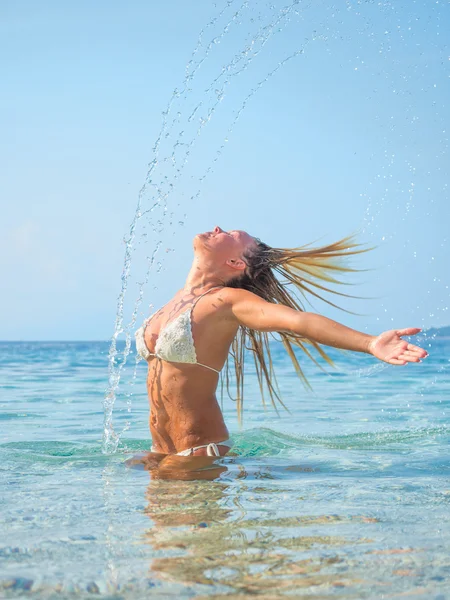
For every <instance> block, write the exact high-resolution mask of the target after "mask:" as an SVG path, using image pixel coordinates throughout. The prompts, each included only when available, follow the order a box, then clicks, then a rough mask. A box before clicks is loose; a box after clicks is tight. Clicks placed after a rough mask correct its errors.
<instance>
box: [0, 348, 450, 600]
mask: <svg viewBox="0 0 450 600" xmlns="http://www.w3.org/2000/svg"><path fill="white" fill-rule="evenodd" d="M422 343H424V345H425V347H426V348H427V350H429V351H430V357H429V358H428V359H427V360H425V361H424V362H423V363H422V364H420V365H408V366H407V367H405V368H396V367H388V366H384V365H382V364H379V363H376V362H375V361H374V360H372V359H371V358H370V357H367V356H362V355H356V354H349V353H341V352H337V351H333V352H332V354H333V356H334V357H335V358H336V362H337V367H336V369H334V370H329V372H327V373H322V372H320V371H318V370H317V369H315V368H314V367H312V366H311V367H309V366H308V367H307V373H308V376H309V378H310V381H311V383H312V385H313V388H314V392H313V393H308V392H305V391H304V389H303V387H302V385H301V384H300V383H299V382H298V380H297V378H296V376H295V375H294V374H293V373H292V370H291V369H290V367H289V364H288V362H287V361H286V359H285V358H284V357H283V355H282V354H281V353H278V352H276V363H277V366H278V368H279V372H280V378H279V383H280V385H281V388H282V391H283V398H284V400H285V401H286V403H287V405H288V407H289V409H290V410H291V414H288V413H286V412H281V413H280V416H279V417H277V416H276V414H275V413H274V411H273V410H271V409H269V410H268V411H267V412H264V410H263V409H262V407H261V402H260V398H259V391H258V386H257V383H256V379H255V376H254V374H253V373H250V375H249V377H248V381H247V391H246V402H245V422H244V429H243V430H242V431H239V429H238V426H237V421H236V416H235V406H234V404H233V403H232V402H231V401H230V400H226V401H224V411H225V414H226V418H227V422H228V424H229V428H230V430H231V432H232V437H233V439H234V441H235V448H234V449H235V451H236V453H237V454H238V456H231V457H226V458H224V459H221V460H220V461H218V462H217V463H216V464H215V465H203V467H202V465H201V464H199V466H198V471H197V473H196V474H194V477H195V478H200V477H203V478H206V479H204V480H201V479H196V480H193V481H189V480H165V479H162V478H155V472H153V477H152V475H151V474H150V473H149V472H148V471H147V470H144V469H142V468H140V469H139V468H128V467H126V466H125V465H124V462H125V460H126V459H128V458H130V457H132V456H133V455H134V454H136V453H138V452H142V451H144V450H146V449H148V448H149V447H150V439H149V436H148V431H147V416H148V408H147V401H146V398H145V366H144V365H143V364H141V365H140V366H139V369H138V379H137V382H136V385H135V386H134V396H133V398H132V407H131V413H129V412H128V411H127V405H126V403H125V402H124V401H123V400H122V402H118V404H117V409H121V410H117V411H116V413H115V423H116V427H117V429H119V430H120V429H121V428H122V427H123V426H124V424H125V422H126V420H127V419H130V420H131V428H130V429H129V430H128V431H127V432H126V433H125V434H124V438H125V439H122V443H121V448H120V451H119V452H118V453H117V454H115V455H112V456H106V455H103V454H102V452H101V434H102V420H103V411H102V399H103V393H104V389H105V387H106V364H107V351H108V344H107V343H75V342H68V343H48V342H47V343H37V342H36V343H35V342H33V343H31V342H28V343H25V342H24V343H1V344H0V389H1V396H0V411H1V412H0V421H1V424H2V430H1V434H0V441H1V445H0V453H1V462H0V478H1V488H0V489H1V497H0V502H1V518H2V526H1V536H0V590H1V591H0V595H1V597H6V598H9V597H11V598H19V597H20V598H22V597H28V596H32V597H37V598H58V599H59V598H71V597H83V598H89V597H91V596H92V598H94V597H105V598H115V599H118V598H142V597H144V596H148V597H155V598H158V597H160V598H205V599H206V598H209V599H219V598H226V597H229V598H234V599H236V598H241V597H244V596H249V595H253V596H256V597H258V598H264V599H266V600H268V599H269V598H270V599H274V598H282V597H284V596H286V597H295V598H315V599H316V598H332V597H340V598H356V599H362V598H364V599H365V598H374V599H379V598H408V597H414V598H424V599H425V598H426V599H434V600H438V599H439V600H443V599H446V598H450V595H449V592H448V589H449V587H450V586H449V584H450V555H449V552H448V548H449V546H450V528H449V510H448V509H449V505H450V480H449V475H450V471H449V464H450V463H449V458H450V451H449V440H450V427H449V424H448V409H449V391H450V339H445V338H441V339H439V338H436V339H435V340H431V341H429V342H428V341H427V340H422ZM428 343H430V344H431V346H430V347H429V346H428ZM159 476H160V477H163V476H164V474H160V475H159ZM179 476H180V477H182V476H183V475H182V474H180V475H179ZM184 477H185V478H187V475H184ZM208 479H212V480H208Z"/></svg>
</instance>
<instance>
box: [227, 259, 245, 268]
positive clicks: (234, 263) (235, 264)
mask: <svg viewBox="0 0 450 600" xmlns="http://www.w3.org/2000/svg"><path fill="white" fill-rule="evenodd" d="M226 265H227V266H228V267H231V268H232V269H236V270H237V271H243V270H244V269H245V267H246V266H247V265H246V264H245V262H244V261H243V260H242V258H229V259H228V260H227V262H226Z"/></svg>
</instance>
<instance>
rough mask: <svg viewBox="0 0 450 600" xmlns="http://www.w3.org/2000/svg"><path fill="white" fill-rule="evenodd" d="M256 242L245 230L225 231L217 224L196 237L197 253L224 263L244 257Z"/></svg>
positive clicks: (195, 248) (195, 246)
mask: <svg viewBox="0 0 450 600" xmlns="http://www.w3.org/2000/svg"><path fill="white" fill-rule="evenodd" d="M254 244H255V239H254V238H253V237H252V236H251V235H250V234H248V233H247V232H245V231H239V230H231V231H224V230H223V229H221V228H220V227H218V226H216V227H214V229H213V230H212V231H206V232H205V233H199V234H198V235H196V236H195V238H194V250H195V252H196V254H202V255H205V254H206V255H208V257H209V258H210V259H213V260H215V261H217V262H218V263H220V264H224V263H226V262H227V261H229V260H237V259H242V257H243V255H244V254H245V253H246V252H247V251H248V250H249V249H250V248H251V246H253V245H254Z"/></svg>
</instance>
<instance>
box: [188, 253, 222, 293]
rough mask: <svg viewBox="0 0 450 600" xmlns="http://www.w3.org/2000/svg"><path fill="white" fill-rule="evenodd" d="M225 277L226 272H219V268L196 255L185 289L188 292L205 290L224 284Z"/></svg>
mask: <svg viewBox="0 0 450 600" xmlns="http://www.w3.org/2000/svg"><path fill="white" fill-rule="evenodd" d="M224 279H225V277H224V274H222V273H220V272H218V271H217V268H214V267H213V265H211V264H209V263H208V262H206V261H202V260H201V259H200V258H198V257H196V258H194V262H193V263H192V267H191V269H190V271H189V274H188V276H187V278H186V282H185V284H184V289H185V290H186V291H188V292H193V291H194V290H199V291H202V292H203V291H206V290H207V289H211V288H213V287H219V286H224V285H225V283H224Z"/></svg>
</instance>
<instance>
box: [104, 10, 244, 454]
mask: <svg viewBox="0 0 450 600" xmlns="http://www.w3.org/2000/svg"><path fill="white" fill-rule="evenodd" d="M233 3H234V0H227V3H226V6H225V8H223V9H222V11H221V12H220V13H219V15H218V16H217V17H214V18H213V19H212V20H211V21H210V22H209V23H207V25H206V26H205V27H204V28H203V29H202V30H201V31H200V34H199V37H198V40H197V45H196V47H195V49H194V51H193V53H192V55H191V58H190V60H189V62H188V63H187V66H186V75H185V78H184V80H183V84H182V85H184V86H185V85H186V84H187V82H188V81H192V79H193V77H194V76H195V73H196V72H197V71H198V69H199V68H200V65H201V64H202V62H203V61H204V60H206V57H207V56H208V54H209V51H210V49H211V45H209V46H208V47H207V49H206V52H205V56H204V58H203V59H202V60H201V61H199V62H198V63H197V65H196V66H195V67H194V70H193V72H192V73H191V74H190V73H189V70H190V67H191V65H192V64H193V60H194V56H195V55H196V54H197V53H198V51H199V49H200V47H201V45H202V37H203V35H204V33H205V31H206V30H207V29H208V28H210V27H213V26H214V24H215V23H216V22H217V20H218V19H219V18H220V17H221V16H222V15H223V14H224V12H225V11H226V10H227V8H229V7H230V6H231V5H232V4H233ZM244 4H246V3H244ZM238 12H239V11H238ZM227 31H228V30H227ZM225 33H226V32H222V34H221V35H225ZM178 97H179V92H178V91H177V90H176V89H175V90H174V92H173V94H172V96H171V98H170V99H169V102H168V104H167V107H166V110H165V111H164V112H163V121H162V125H161V129H160V132H159V135H158V137H157V138H156V142H155V145H154V147H153V153H154V155H155V157H154V159H153V160H152V161H151V162H150V164H149V169H148V171H147V174H146V177H145V182H144V185H143V186H142V188H141V189H140V191H139V194H138V203H137V207H136V211H135V215H134V218H133V221H132V223H131V225H130V231H129V235H128V239H126V240H124V241H125V258H124V266H123V270H122V276H121V290H120V293H119V296H118V300H117V312H116V321H115V327H114V334H113V337H112V339H111V344H110V350H109V356H108V371H109V377H108V389H107V391H106V394H105V399H104V403H103V407H104V424H103V452H105V453H108V452H111V451H115V450H116V448H117V444H118V436H117V435H116V434H115V432H114V429H113V424H112V410H113V406H114V402H115V396H116V390H117V388H118V386H119V382H120V376H121V371H122V369H123V367H124V366H125V363H126V358H127V356H128V354H129V351H130V347H131V336H130V334H129V329H130V327H127V330H128V331H127V332H126V340H125V350H124V352H123V360H122V362H121V364H120V365H118V366H117V364H116V363H117V354H118V352H117V338H118V336H119V335H120V334H121V333H123V331H124V330H123V310H124V299H125V294H126V291H127V284H128V279H129V275H130V268H131V258H132V255H133V249H134V240H135V235H136V225H137V222H138V221H139V219H140V218H141V216H142V212H141V206H142V201H143V198H144V194H145V192H146V190H147V186H148V185H149V184H150V183H151V177H152V175H153V172H154V170H155V169H156V166H157V164H158V155H159V148H160V145H161V141H162V139H163V135H164V133H165V131H166V128H167V117H168V115H169V113H170V111H171V108H172V105H173V103H174V102H175V100H176V99H177V98H178ZM158 192H159V191H158ZM160 200H161V194H160V193H158V199H157V201H156V202H155V203H154V205H153V207H152V208H151V209H150V212H152V211H153V210H154V209H155V208H156V207H157V206H158V205H159V204H160ZM158 249H159V246H158V247H157V249H156V251H155V252H153V255H152V259H151V260H150V264H151V265H153V262H154V259H155V256H156V254H157V250H158ZM146 280H148V274H147V275H146V278H145V281H146ZM145 281H144V284H143V285H141V286H140V290H139V296H138V301H137V302H136V306H135V310H134V311H133V318H132V323H133V324H134V322H135V320H136V315H137V311H138V308H139V305H140V303H141V302H142V298H143V294H142V293H141V292H142V290H143V287H144V285H145Z"/></svg>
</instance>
